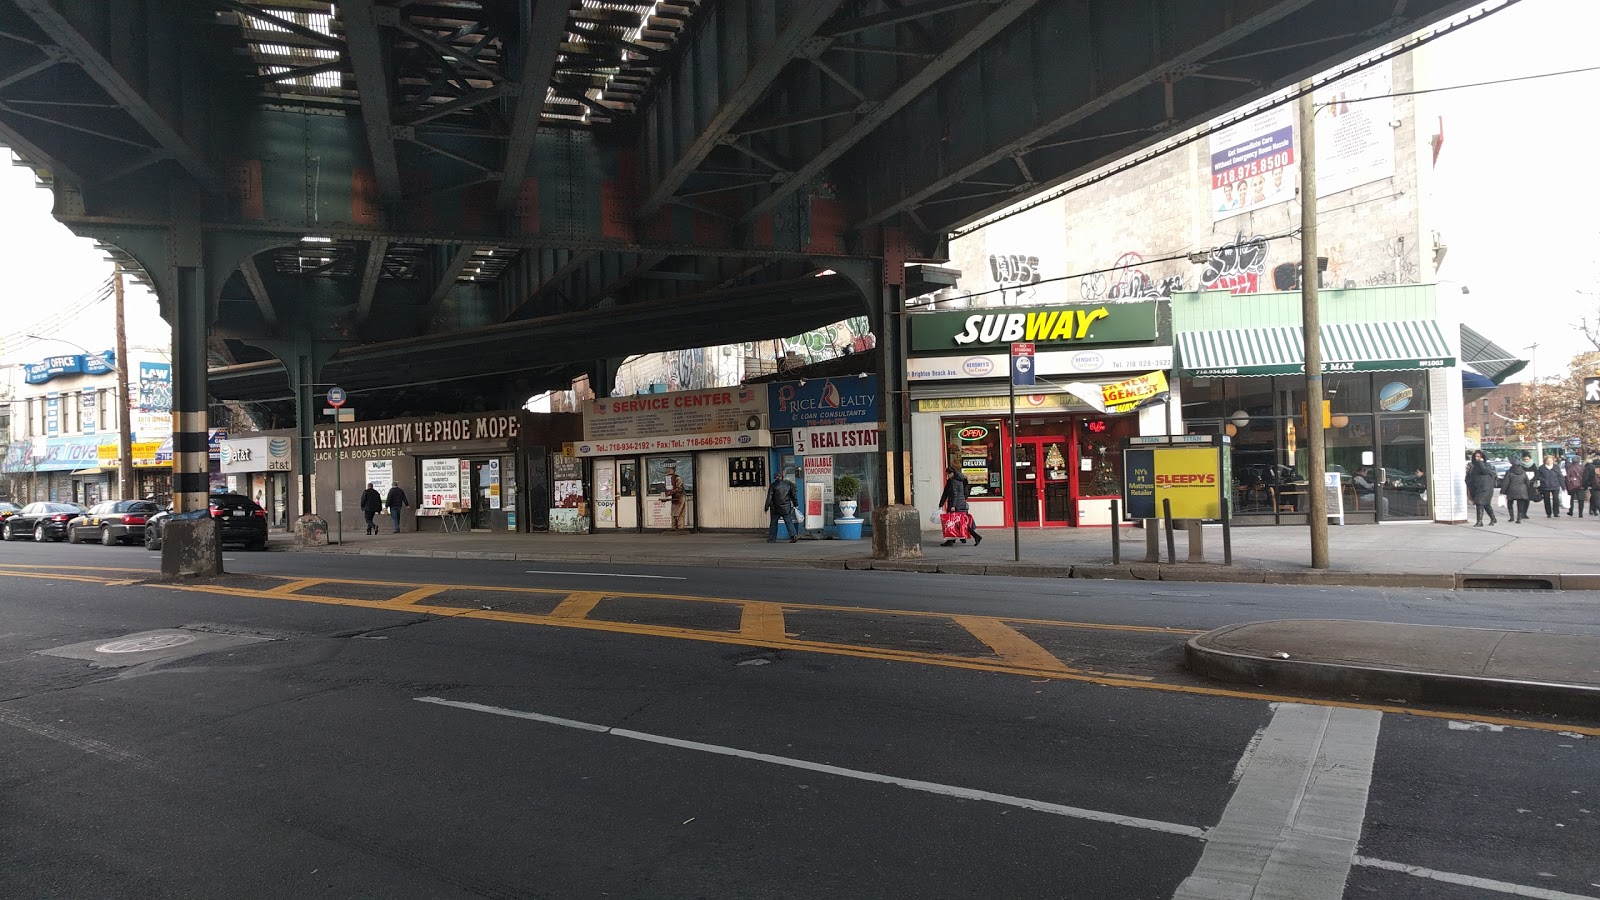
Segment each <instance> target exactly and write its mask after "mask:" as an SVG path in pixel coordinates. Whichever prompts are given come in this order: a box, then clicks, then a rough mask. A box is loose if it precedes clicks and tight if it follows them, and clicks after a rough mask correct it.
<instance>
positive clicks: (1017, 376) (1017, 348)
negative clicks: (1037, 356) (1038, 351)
mask: <svg viewBox="0 0 1600 900" xmlns="http://www.w3.org/2000/svg"><path fill="white" fill-rule="evenodd" d="M1034 369H1035V367H1034V359H1033V344H1031V343H1016V344H1012V345H1011V383H1012V384H1014V385H1016V386H1017V387H1031V386H1032V385H1033V384H1034Z"/></svg>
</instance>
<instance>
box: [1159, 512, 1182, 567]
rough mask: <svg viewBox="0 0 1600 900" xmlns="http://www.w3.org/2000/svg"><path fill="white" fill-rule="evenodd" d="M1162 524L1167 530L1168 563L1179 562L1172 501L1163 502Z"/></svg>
mask: <svg viewBox="0 0 1600 900" xmlns="http://www.w3.org/2000/svg"><path fill="white" fill-rule="evenodd" d="M1161 517H1162V518H1161V522H1162V524H1163V525H1164V526H1165V527H1166V529H1167V562H1168V563H1176V562H1177V561H1178V543H1177V541H1175V540H1173V537H1172V501H1171V500H1162V501H1161Z"/></svg>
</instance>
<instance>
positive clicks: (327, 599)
mask: <svg viewBox="0 0 1600 900" xmlns="http://www.w3.org/2000/svg"><path fill="white" fill-rule="evenodd" d="M46 568H48V567H44V566H13V565H10V564H0V572H4V573H5V574H15V575H20V576H23V577H33V578H54V579H66V580H72V581H84V582H91V583H99V584H110V583H118V582H117V581H116V580H115V579H110V578H105V577H103V576H100V577H97V576H93V575H75V574H61V573H59V572H57V573H51V574H47V573H45V572H42V571H40V572H32V571H26V572H24V571H16V570H18V569H28V570H33V569H46ZM75 571H103V572H117V573H130V572H137V573H140V574H142V575H146V576H148V575H152V574H154V573H152V572H151V571H150V570H148V569H77V570H75ZM269 577H279V578H282V581H283V583H281V584H278V585H275V586H273V587H270V588H246V587H238V586H229V585H222V584H205V585H186V584H152V585H151V586H154V587H163V588H168V589H171V590H178V591H191V592H196V593H203V594H223V595H227V596H234V597H248V598H253V599H265V600H294V601H298V602H302V603H321V604H329V605H335V606H350V607H359V608H366V609H390V610H392V609H404V610H407V611H411V612H419V613H425V614H428V615H435V616H440V617H447V618H461V619H478V620H485V621H494V622H505V623H509V624H516V625H543V626H547V627H555V628H578V629H583V630H587V631H602V632H609V633H613V634H629V635H639V636H646V637H658V638H671V639H675V640H690V641H698V642H702V643H713V644H728V645H733V646H739V647H746V648H749V647H756V648H762V649H769V650H793V651H803V652H807V653H822V654H828V655H833V656H848V657H854V658H858V659H875V660H882V661H888V662H910V663H919V664H922V665H934V666H942V667H946V668H954V669H965V670H969V671H978V672H993V673H999V674H1008V675H1023V676H1028V677H1032V678H1042V679H1050V680H1055V681H1074V682H1080V683H1086V684H1098V685H1104V686H1108V687H1123V688H1133V689H1138V690H1154V691H1164V692H1167V693H1176V694H1191V695H1198V696H1204V697H1219V698H1229V699H1237V700H1255V701H1262V702H1268V703H1309V704H1313V705H1317V706H1326V707H1335V708H1340V709H1368V710H1376V711H1379V712H1385V713H1390V714H1393V715H1402V716H1420V717H1424V718H1433V719H1451V720H1470V721H1473V722H1485V723H1488V724H1492V725H1507V726H1512V727H1517V728H1533V729H1539V730H1543V731H1556V732H1567V733H1572V734H1582V735H1586V736H1592V737H1600V727H1586V726H1578V725H1571V724H1565V723H1557V722H1547V721H1540V720H1537V719H1515V718H1507V717H1495V716H1480V715H1475V714H1463V713H1456V712H1449V711H1439V710H1428V709H1412V708H1409V707H1404V706H1395V705H1390V704H1377V703H1362V702H1355V701H1343V700H1321V699H1311V698H1306V697H1298V696H1293V695H1287V694H1273V693H1268V692H1264V691H1249V690H1237V689H1233V688H1222V687H1209V686H1205V685H1196V684H1181V683H1173V682H1163V681H1157V680H1156V679H1154V678H1153V677H1151V676H1146V675H1135V674H1127V673H1113V672H1099V671H1094V670H1089V669H1083V668H1077V667H1074V666H1071V665H1068V664H1067V663H1066V662H1064V661H1063V660H1061V659H1060V658H1058V657H1057V656H1055V655H1054V654H1052V653H1051V652H1049V651H1048V650H1047V649H1045V648H1044V647H1043V646H1042V645H1040V644H1039V643H1038V642H1037V641H1035V640H1033V639H1032V638H1030V637H1028V636H1027V635H1026V634H1024V633H1023V631H1022V630H1019V628H1018V627H1017V626H1035V627H1047V628H1060V629H1072V630H1081V631H1106V632H1123V633H1133V634H1162V635H1171V636H1172V637H1173V638H1174V639H1175V640H1181V639H1185V638H1188V637H1192V636H1194V635H1197V634H1201V633H1202V632H1199V631H1195V630H1192V629H1180V628H1162V627H1155V626H1146V625H1118V624H1106V623H1100V622H1070V621H1059V620H1054V619H1029V618H1013V617H1006V616H970V615H959V614H952V613H939V612H924V611H908V610H890V609H872V608H862V607H854V606H829V605H821V604H809V603H787V602H775V601H764V600H742V599H737V598H726V597H702V596H692V595H681V594H652V593H636V592H629V591H604V592H601V591H568V590H559V589H551V588H527V587H499V586H490V585H470V584H420V585H419V584H415V583H410V582H395V581H373V580H362V579H353V578H293V577H287V576H269ZM120 583H128V582H120ZM340 585H357V586H361V587H367V588H371V587H379V588H392V589H393V590H394V594H393V596H391V597H388V598H385V599H379V600H370V599H359V598H351V597H339V596H334V595H332V594H331V593H317V592H316V589H317V588H318V587H325V588H335V589H336V588H337V586H340ZM450 591H472V592H482V593H486V594H501V595H512V596H517V595H521V596H529V597H545V598H550V599H551V601H552V603H551V609H550V611H549V612H548V613H523V612H512V611H510V610H503V609H493V608H477V607H461V606H446V605H441V604H438V603H428V602H427V601H428V600H430V599H431V598H434V597H436V596H437V595H439V594H444V593H447V592H450ZM607 599H634V600H660V601H669V602H671V601H676V602H691V603H710V604H718V605H725V606H737V607H739V624H738V627H737V629H736V630H726V631H723V630H713V629H700V628H684V627H679V626H671V625H649V624H643V623H637V622H615V621H606V620H601V619H595V618H591V614H592V613H593V612H594V611H595V610H596V609H597V608H598V607H599V606H600V604H601V603H602V602H604V601H605V600H607ZM790 611H794V612H827V613H843V614H849V615H852V616H882V617H885V618H889V619H931V620H940V621H945V622H949V623H952V624H954V625H956V626H958V627H960V628H961V629H962V630H964V631H965V632H966V633H968V634H970V635H972V636H973V637H974V638H976V639H977V640H978V641H980V642H982V643H983V645H984V646H986V647H987V648H989V651H990V652H991V653H992V654H993V655H992V656H964V655H960V654H954V653H936V652H930V651H923V650H902V649H899V648H894V647H875V646H863V645H857V644H844V643H836V642H831V641H815V640H805V639H801V638H796V637H791V636H790V634H789V632H788V631H787V627H786V626H787V622H786V614H787V613H788V612H790Z"/></svg>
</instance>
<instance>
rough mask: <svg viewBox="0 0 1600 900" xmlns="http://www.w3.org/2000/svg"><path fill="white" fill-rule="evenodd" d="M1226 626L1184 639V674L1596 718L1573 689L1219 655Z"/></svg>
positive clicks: (1599, 706) (1599, 699) (1594, 706)
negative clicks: (1213, 642) (1218, 640)
mask: <svg viewBox="0 0 1600 900" xmlns="http://www.w3.org/2000/svg"><path fill="white" fill-rule="evenodd" d="M1259 624H1261V623H1259V622H1246V623H1241V624H1238V625H1228V626H1226V627H1223V628H1218V629H1216V630H1215V631H1209V632H1207V633H1205V634H1202V635H1199V636H1197V637H1193V638H1190V639H1189V640H1187V641H1185V642H1184V644H1183V656H1184V662H1185V663H1186V664H1187V666H1188V667H1189V670H1190V671H1192V672H1194V673H1196V674H1198V675H1204V676H1206V677H1209V678H1214V679H1216V680H1218V681H1227V682H1234V683H1242V684H1250V685H1255V686H1258V687H1270V688H1280V689H1289V690H1297V691H1307V692H1313V693H1327V694H1338V695H1341V696H1350V695H1352V694H1354V695H1361V696H1367V697H1378V698H1382V699H1384V700H1402V701H1405V702H1407V703H1425V704H1438V705H1442V706H1459V707H1467V708H1490V709H1508V710H1517V711H1521V712H1535V713H1550V714H1556V715H1577V716H1584V717H1591V718H1592V717H1594V716H1597V715H1600V688H1594V687H1587V686H1583V685H1575V684H1561V683H1551V682H1539V681H1524V680H1517V679H1507V678H1488V677H1483V676H1474V675H1453V674H1446V673H1442V672H1418V671H1414V670H1411V669H1403V668H1375V667H1370V666H1355V665H1347V664H1342V663H1333V662H1319V661H1311V660H1293V659H1273V658H1270V657H1263V656H1256V655H1253V654H1248V653H1237V652H1235V651H1232V650H1222V649H1219V648H1217V647H1214V646H1210V645H1209V641H1208V639H1209V638H1213V637H1216V636H1220V635H1223V634H1226V633H1228V632H1230V631H1234V630H1236V629H1239V628H1246V627H1249V626H1251V625H1259Z"/></svg>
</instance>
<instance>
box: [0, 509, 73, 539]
mask: <svg viewBox="0 0 1600 900" xmlns="http://www.w3.org/2000/svg"><path fill="white" fill-rule="evenodd" d="M86 512H88V510H86V509H84V508H83V507H81V506H79V505H78V504H76V503H52V502H50V501H48V500H42V501H40V502H38V503H29V504H28V505H27V506H24V507H23V508H22V512H19V513H17V514H16V515H14V516H7V517H6V520H5V525H4V526H0V528H3V531H0V537H4V538H5V539H6V540H8V541H20V540H22V539H24V538H32V539H34V540H36V541H59V540H61V539H63V538H65V537H66V536H67V523H68V522H70V521H72V520H73V519H75V518H77V517H78V516H81V515H83V514H84V513H86Z"/></svg>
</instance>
